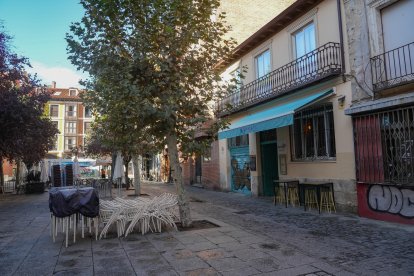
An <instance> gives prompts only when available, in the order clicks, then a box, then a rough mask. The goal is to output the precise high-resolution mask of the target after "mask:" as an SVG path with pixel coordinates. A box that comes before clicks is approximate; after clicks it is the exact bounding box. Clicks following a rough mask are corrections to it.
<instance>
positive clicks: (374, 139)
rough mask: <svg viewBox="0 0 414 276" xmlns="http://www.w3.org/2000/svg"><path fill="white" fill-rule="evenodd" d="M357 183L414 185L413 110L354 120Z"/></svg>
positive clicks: (370, 115)
mask: <svg viewBox="0 0 414 276" xmlns="http://www.w3.org/2000/svg"><path fill="white" fill-rule="evenodd" d="M353 122H354V136H355V156H356V158H355V160H356V168H357V169H356V171H357V180H358V181H363V182H370V183H382V182H385V183H388V184H400V185H414V160H413V156H414V107H404V108H399V109H394V110H387V111H382V112H377V113H374V114H369V115H362V116H356V117H354V118H353Z"/></svg>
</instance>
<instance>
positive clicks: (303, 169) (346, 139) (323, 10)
mask: <svg viewBox="0 0 414 276" xmlns="http://www.w3.org/2000/svg"><path fill="white" fill-rule="evenodd" d="M336 3H337V2H336V0H326V1H323V2H322V3H320V4H319V5H318V6H317V7H315V8H314V9H312V10H311V11H309V12H308V13H307V14H305V15H304V16H302V17H301V18H300V19H298V20H297V21H295V22H294V23H292V24H290V25H289V26H288V27H286V28H285V29H284V30H282V31H280V32H279V33H278V34H276V35H274V36H273V37H272V38H270V39H268V40H266V41H265V42H264V43H262V44H261V45H259V46H258V47H256V48H255V49H254V50H252V51H251V52H249V53H248V54H246V55H245V56H243V57H242V58H241V59H240V60H239V61H237V62H235V63H234V64H232V65H231V66H229V67H228V68H227V70H226V71H225V72H224V73H223V76H224V77H227V78H228V74H229V73H230V72H232V71H234V70H235V69H236V68H238V67H243V66H247V73H245V79H244V80H243V82H244V83H245V84H247V83H249V82H251V81H254V80H255V75H256V73H255V70H254V67H255V66H254V58H255V56H257V55H258V54H260V53H261V52H263V51H264V50H266V49H267V48H269V49H270V51H271V57H272V61H271V66H272V70H275V69H277V68H279V67H281V66H283V65H285V64H287V63H289V62H290V61H292V60H294V59H295V58H296V57H294V54H293V50H292V49H293V45H292V40H291V39H292V33H294V32H295V31H296V30H298V29H299V28H301V27H302V26H304V25H306V24H307V23H308V22H310V21H312V20H313V21H314V22H315V27H316V36H317V39H316V40H317V41H316V42H317V47H319V46H321V45H323V44H325V43H327V42H338V43H339V42H340V35H339V26H338V17H337V6H336ZM342 14H344V12H343V7H342ZM344 18H345V16H342V19H343V24H345V23H344ZM344 26H345V25H344ZM344 45H347V37H346V36H344ZM344 48H345V49H344V52H345V71H346V72H348V71H349V59H348V49H347V47H344ZM330 88H333V89H334V90H335V95H333V96H331V97H329V98H328V99H326V100H325V101H328V102H332V104H333V110H334V124H335V141H336V156H337V157H336V160H334V161H308V162H293V161H291V148H290V147H291V140H290V139H291V137H290V134H289V127H283V128H279V129H277V143H278V154H285V155H286V157H287V175H279V177H280V178H298V179H300V180H302V181H304V180H309V181H311V180H329V181H332V182H334V190H335V196H336V202H337V204H338V205H341V206H343V207H346V208H348V209H353V210H354V209H355V206H356V188H355V157H354V144H353V129H352V120H351V117H349V116H346V115H345V114H344V110H345V109H346V108H348V107H349V106H350V104H351V98H352V90H351V82H349V81H345V80H344V79H343V78H342V77H337V78H335V79H333V80H330V81H325V82H323V83H322V84H311V85H310V87H309V88H305V89H301V90H299V91H296V92H295V93H293V94H292V95H289V96H287V97H282V98H281V99H276V100H274V101H272V102H268V103H265V104H261V105H259V106H257V107H254V108H251V109H248V110H247V111H243V112H239V113H236V114H232V115H231V116H230V118H229V119H230V122H232V121H236V120H238V119H239V118H241V117H244V116H247V115H249V114H251V113H256V112H259V111H261V110H264V109H267V108H269V107H272V106H275V105H279V104H283V102H284V101H285V102H289V101H293V100H295V99H297V98H301V97H304V96H306V95H310V94H313V93H317V92H321V91H324V90H327V89H330ZM343 96H345V97H344V104H343V105H341V106H340V105H339V104H338V99H339V98H342V97H343ZM219 143H220V174H221V176H220V181H221V187H222V188H225V189H226V190H229V189H230V180H231V179H230V164H229V163H230V162H229V160H230V156H229V151H228V149H227V141H226V140H220V141H219ZM249 143H250V144H249V152H250V154H251V155H256V156H257V171H256V172H251V181H252V183H251V184H252V194H253V195H260V194H261V191H262V187H261V185H262V184H261V183H260V182H261V164H260V162H261V161H260V160H261V158H260V157H261V156H260V141H259V139H258V133H250V134H249ZM275 169H277V170H278V169H279V168H275Z"/></svg>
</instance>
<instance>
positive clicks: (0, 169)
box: [0, 158, 4, 192]
mask: <svg viewBox="0 0 414 276" xmlns="http://www.w3.org/2000/svg"><path fill="white" fill-rule="evenodd" d="M0 185H1V187H2V189H4V188H3V187H4V172H3V158H1V160H0ZM2 192H3V191H2Z"/></svg>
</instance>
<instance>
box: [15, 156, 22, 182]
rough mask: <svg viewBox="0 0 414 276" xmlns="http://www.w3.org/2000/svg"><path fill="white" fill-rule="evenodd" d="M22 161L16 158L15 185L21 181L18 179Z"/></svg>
mask: <svg viewBox="0 0 414 276" xmlns="http://www.w3.org/2000/svg"><path fill="white" fill-rule="evenodd" d="M21 162H22V161H20V160H17V161H16V187H17V186H18V185H20V181H21V179H20V170H21V169H22V168H21V164H22V163H21Z"/></svg>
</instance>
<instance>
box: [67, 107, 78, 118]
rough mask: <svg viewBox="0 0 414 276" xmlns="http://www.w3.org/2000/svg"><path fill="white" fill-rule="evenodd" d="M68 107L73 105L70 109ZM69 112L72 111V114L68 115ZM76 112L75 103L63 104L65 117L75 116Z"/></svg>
mask: <svg viewBox="0 0 414 276" xmlns="http://www.w3.org/2000/svg"><path fill="white" fill-rule="evenodd" d="M70 107H73V110H72V111H71V110H69V108H70ZM69 112H73V115H69ZM76 112H77V104H67V105H65V114H66V117H77V116H76Z"/></svg>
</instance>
